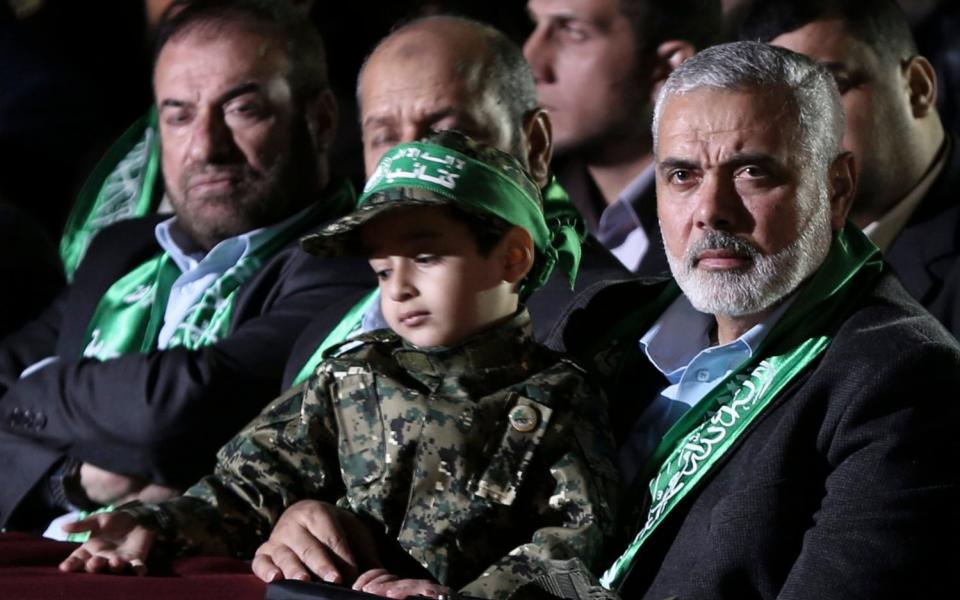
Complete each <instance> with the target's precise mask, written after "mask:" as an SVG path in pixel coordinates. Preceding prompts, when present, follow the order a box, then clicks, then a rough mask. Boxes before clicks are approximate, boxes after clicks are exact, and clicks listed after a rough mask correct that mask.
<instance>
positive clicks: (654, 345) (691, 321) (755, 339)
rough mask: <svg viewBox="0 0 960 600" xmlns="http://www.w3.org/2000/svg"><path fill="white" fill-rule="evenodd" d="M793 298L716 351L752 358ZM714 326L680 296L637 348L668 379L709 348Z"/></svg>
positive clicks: (709, 319)
mask: <svg viewBox="0 0 960 600" xmlns="http://www.w3.org/2000/svg"><path fill="white" fill-rule="evenodd" d="M795 298H796V294H792V295H791V296H790V297H789V298H787V299H786V300H785V301H784V302H782V303H781V304H780V306H779V307H777V309H776V310H774V311H773V312H772V313H771V314H770V315H769V316H768V317H767V318H766V319H764V320H763V321H762V322H760V323H757V324H756V325H754V326H753V327H751V328H750V329H749V330H747V331H746V332H745V333H744V334H743V335H741V336H740V337H738V338H737V339H735V340H733V341H731V342H728V343H726V344H724V345H722V346H718V347H717V348H718V349H726V348H734V347H742V348H745V349H746V350H747V352H748V354H749V355H750V356H753V355H754V354H755V353H756V351H757V349H759V347H760V344H761V343H762V342H763V340H764V338H766V337H767V334H769V333H770V330H771V329H773V326H774V325H776V323H777V321H779V320H780V317H782V316H783V314H784V313H785V312H786V311H787V309H788V308H789V307H790V305H791V304H793V301H794V299H795ZM714 323H715V320H714V316H713V315H710V314H707V313H702V312H700V311H698V310H697V309H695V308H694V307H693V305H692V304H690V300H688V299H687V297H686V296H685V295H683V294H681V295H680V296H679V297H678V298H677V299H676V300H674V301H673V303H672V304H671V305H670V306H669V307H667V310H665V311H664V313H663V314H662V315H661V316H660V318H659V319H657V322H656V323H654V324H653V326H652V327H650V329H648V330H647V332H646V333H645V334H643V337H641V338H640V349H641V350H643V352H644V354H646V356H647V359H648V360H649V361H650V362H651V364H653V366H654V367H656V368H657V370H658V371H660V372H661V373H663V374H664V375H665V376H667V378H668V379H669V378H670V374H671V373H675V372H677V371H681V370H683V369H685V368H686V366H687V365H689V364H690V362H691V361H692V360H693V359H694V358H696V357H697V355H698V354H699V353H700V352H701V351H702V350H704V349H706V348H708V347H709V346H710V330H711V329H712V328H713V326H714Z"/></svg>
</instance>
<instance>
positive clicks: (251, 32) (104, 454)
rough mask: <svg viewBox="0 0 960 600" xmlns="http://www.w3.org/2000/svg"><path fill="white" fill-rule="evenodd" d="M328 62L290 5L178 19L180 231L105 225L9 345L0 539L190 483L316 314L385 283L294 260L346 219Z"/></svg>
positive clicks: (175, 116) (167, 168) (163, 89)
mask: <svg viewBox="0 0 960 600" xmlns="http://www.w3.org/2000/svg"><path fill="white" fill-rule="evenodd" d="M325 65H326V62H325V57H324V52H323V45H322V42H321V40H320V38H319V35H318V34H317V33H316V31H314V30H313V29H312V27H311V26H310V25H309V24H308V22H306V21H305V20H303V19H302V18H300V17H299V16H298V14H297V13H295V12H290V9H289V8H288V7H286V5H285V3H282V2H266V1H256V0H243V1H236V0H234V1H226V0H203V1H197V2H191V3H178V4H175V5H174V7H173V8H172V10H171V11H170V12H168V18H167V19H166V21H165V22H164V23H163V25H162V26H161V29H160V31H159V33H158V43H157V55H156V59H155V66H154V91H155V95H156V103H157V108H158V110H159V114H160V135H161V139H162V169H163V174H164V178H165V180H166V189H167V193H168V195H169V199H170V202H171V204H172V205H173V207H174V209H175V216H174V217H173V218H171V219H166V220H164V219H163V218H162V217H148V218H143V219H133V220H130V221H127V222H124V223H121V224H118V225H116V226H114V227H111V228H108V229H106V230H104V231H103V232H102V233H101V234H100V235H98V237H97V238H96V240H95V242H94V243H93V245H92V246H91V248H90V250H89V253H88V254H87V256H86V258H85V260H84V261H83V263H82V264H81V266H80V268H79V270H78V271H77V274H76V279H75V280H74V282H73V284H72V285H71V286H70V287H69V288H68V289H67V290H66V292H65V293H64V294H63V295H62V296H61V297H60V298H59V299H58V300H57V301H56V302H55V303H54V304H53V305H51V306H50V307H49V308H48V309H47V310H46V312H45V313H44V314H43V315H41V316H40V317H39V318H38V319H37V320H36V321H34V322H31V323H29V324H27V325H26V326H25V327H24V328H22V329H21V330H19V331H18V332H16V333H14V334H12V335H11V336H9V337H8V338H6V339H5V340H4V342H3V344H2V345H0V476H2V478H3V480H4V486H3V492H2V493H0V525H2V526H3V527H5V528H7V529H20V530H33V531H42V528H43V527H44V525H45V524H46V523H47V522H49V521H50V519H51V518H52V517H54V516H56V515H57V514H62V513H64V512H68V511H74V510H78V509H79V510H95V509H97V508H100V507H103V506H106V505H110V504H114V503H117V502H120V501H123V500H125V499H129V498H133V497H141V498H154V499H155V498H158V497H163V496H164V495H167V494H170V493H172V492H173V491H174V490H175V489H176V488H179V487H181V486H184V485H185V484H188V483H190V482H192V481H193V480H194V479H195V478H196V477H198V476H199V475H201V474H202V473H204V472H206V471H207V470H208V469H209V468H210V466H212V464H213V457H214V452H215V451H216V449H217V448H218V446H219V445H220V444H221V443H223V442H224V441H225V440H227V439H228V438H229V437H230V435H232V434H233V433H235V431H236V430H237V429H239V427H240V426H241V425H242V424H243V423H245V422H246V421H247V420H249V418H250V417H252V416H253V415H255V414H256V413H257V411H259V410H260V409H261V408H262V406H263V404H265V403H266V401H267V400H268V399H270V398H271V397H273V396H275V395H276V393H277V391H278V389H279V385H280V379H281V373H282V369H283V365H284V362H285V360H286V358H287V354H288V352H289V348H290V346H291V344H292V343H293V341H294V339H295V338H296V336H297V335H298V334H299V333H301V332H302V330H303V328H304V327H305V326H306V324H307V323H308V322H309V321H310V320H311V319H312V318H313V317H314V315H315V314H316V313H317V312H318V311H321V310H322V309H323V308H324V307H325V306H326V305H328V304H330V303H332V302H334V301H339V300H342V299H343V298H344V297H345V296H349V295H350V294H352V293H354V292H359V291H360V290H362V289H365V288H368V287H369V286H370V285H373V284H374V281H373V279H372V278H371V277H369V275H368V273H367V271H368V270H369V269H366V268H363V265H362V264H360V262H358V261H345V260H324V261H318V260H316V259H314V258H313V257H311V256H309V255H307V254H306V253H304V252H302V251H301V250H300V249H299V247H298V245H297V240H298V239H299V237H300V236H301V235H303V234H304V233H307V232H309V231H312V230H314V229H316V228H318V227H320V226H322V225H323V224H324V223H325V222H327V221H329V220H331V219H333V218H335V217H337V216H339V215H341V214H344V213H345V212H348V211H349V210H350V209H352V207H353V204H354V193H353V190H352V189H351V188H350V186H349V185H348V184H347V183H346V182H345V181H340V180H336V179H334V178H331V176H330V174H329V172H328V168H327V148H328V147H329V144H330V142H331V138H332V134H333V130H334V127H335V125H336V118H337V108H336V104H335V102H334V100H333V96H332V94H331V92H330V90H329V88H328V85H327V78H326V66H325ZM358 297H359V294H358ZM51 529H53V528H51ZM51 533H56V531H51Z"/></svg>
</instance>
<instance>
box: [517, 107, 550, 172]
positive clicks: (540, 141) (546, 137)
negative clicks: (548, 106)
mask: <svg viewBox="0 0 960 600" xmlns="http://www.w3.org/2000/svg"><path fill="white" fill-rule="evenodd" d="M523 139H524V140H525V142H526V151H527V164H528V165H529V168H530V178H531V179H533V181H534V182H535V183H536V184H537V185H538V186H539V187H540V188H544V187H546V185H547V182H548V181H549V179H550V159H551V158H553V126H552V125H551V124H550V115H549V114H547V111H545V110H543V109H542V108H535V109H534V110H532V111H530V112H529V113H527V114H526V116H525V117H524V118H523Z"/></svg>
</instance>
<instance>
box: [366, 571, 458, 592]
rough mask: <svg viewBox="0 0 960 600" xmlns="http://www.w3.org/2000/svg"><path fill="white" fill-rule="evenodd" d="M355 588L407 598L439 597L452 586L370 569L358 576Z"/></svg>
mask: <svg viewBox="0 0 960 600" xmlns="http://www.w3.org/2000/svg"><path fill="white" fill-rule="evenodd" d="M353 589H355V590H357V591H360V592H366V593H368V594H376V595H378V596H386V597H387V598H406V597H407V596H428V597H430V598H437V597H438V596H439V595H440V594H449V593H450V588H448V587H447V586H445V585H440V584H439V583H434V582H432V581H429V580H427V579H400V578H399V577H397V576H396V575H394V574H392V573H388V572H387V571H386V569H370V570H369V571H367V572H366V573H363V574H361V575H360V577H357V580H356V581H355V582H354V584H353Z"/></svg>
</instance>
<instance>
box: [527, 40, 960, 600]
mask: <svg viewBox="0 0 960 600" xmlns="http://www.w3.org/2000/svg"><path fill="white" fill-rule="evenodd" d="M842 131H843V112H842V107H841V104H840V98H839V96H838V92H837V89H836V87H835V86H834V84H833V82H832V80H831V77H830V74H829V73H828V71H827V70H826V69H825V68H823V67H821V66H819V65H817V64H815V63H813V62H812V61H810V60H808V59H807V58H805V57H803V56H801V55H799V54H795V53H793V52H790V51H788V50H784V49H780V48H774V47H771V46H767V45H765V44H760V43H756V42H739V43H734V44H726V45H722V46H716V47H714V48H710V49H708V50H705V51H703V52H702V53H700V54H698V55H696V56H695V57H694V58H692V59H690V60H689V61H687V62H685V63H684V64H683V65H681V66H680V67H679V68H678V69H677V70H676V71H675V72H674V73H673V74H672V75H671V76H670V78H669V79H668V80H667V82H666V83H665V85H664V86H663V88H662V90H661V92H660V94H659V96H658V99H657V103H656V108H655V115H654V124H653V134H654V152H655V156H656V177H657V207H658V213H659V219H660V226H661V230H662V234H663V239H664V244H665V248H666V252H667V257H668V259H669V262H670V269H671V271H672V273H673V279H671V280H666V281H663V282H661V283H660V284H656V285H651V284H649V282H640V281H629V282H620V283H615V284H610V285H607V286H597V289H595V290H594V292H593V293H592V294H591V296H590V297H589V298H584V299H583V301H582V302H580V303H579V307H578V308H576V309H574V310H573V311H572V312H571V313H570V314H569V315H568V318H567V319H566V321H565V322H564V323H563V324H562V325H561V327H560V328H558V330H557V332H556V334H555V337H554V344H555V345H557V346H561V347H563V348H564V349H566V350H568V351H571V352H573V353H574V354H575V355H578V356H580V357H582V358H583V359H585V361H586V362H588V363H589V364H591V365H592V366H593V370H594V372H595V373H596V374H597V375H598V376H599V377H600V380H601V382H602V383H603V384H604V386H605V387H606V389H607V391H608V393H609V396H610V400H611V403H612V406H613V410H614V411H615V415H614V418H613V419H612V422H613V423H614V427H615V428H616V427H618V424H619V429H618V430H617V431H616V432H615V435H616V437H617V442H618V445H619V447H620V461H621V464H620V467H621V473H622V475H623V476H624V478H625V479H626V481H627V482H628V484H629V485H630V487H631V490H632V491H631V496H632V497H631V500H632V502H631V503H630V504H632V505H633V506H635V507H636V509H637V513H636V514H635V515H634V521H633V523H634V524H635V526H634V527H633V528H631V529H630V530H629V537H630V538H631V539H628V540H624V545H623V546H622V547H621V548H620V549H619V550H620V551H621V554H620V556H619V558H617V559H616V560H615V561H614V562H613V564H612V565H611V566H610V568H609V569H608V570H607V571H606V573H605V574H604V576H603V577H602V579H601V581H602V583H603V585H604V586H605V587H606V588H607V589H609V590H616V592H617V593H618V594H619V596H620V597H622V598H656V599H662V598H667V597H676V598H744V597H750V598H775V597H776V598H781V597H782V598H801V597H802V598H806V597H810V598H900V597H924V596H928V597H941V596H944V595H945V594H944V592H946V591H947V590H946V586H947V579H948V576H947V574H948V573H949V572H950V568H951V567H952V565H954V564H956V563H957V560H958V558H960V554H958V550H957V549H956V544H954V543H953V540H954V538H955V536H954V535H953V534H954V533H955V532H956V531H957V530H958V527H960V516H958V512H957V510H956V507H957V506H958V505H960V504H958V503H960V471H958V469H956V468H955V466H956V464H957V462H958V461H960V438H958V437H957V436H956V435H952V428H953V424H954V423H956V422H957V421H958V420H960V404H958V402H957V399H956V392H955V391H949V390H956V389H958V386H960V347H958V346H957V344H956V342H955V340H953V339H952V338H951V336H950V334H949V333H948V332H947V331H946V330H944V329H943V327H942V326H941V325H940V324H939V323H937V322H936V321H935V319H933V317H931V316H930V315H929V314H928V313H927V312H925V311H924V310H923V309H922V308H921V307H920V306H919V305H918V304H917V303H916V302H915V301H914V300H913V299H912V298H910V297H909V295H908V294H907V293H906V292H905V291H904V290H903V288H902V287H901V285H900V284H899V283H898V281H897V280H896V278H895V277H894V276H893V275H891V274H890V273H889V271H888V267H885V266H884V264H883V262H882V260H881V258H880V253H879V251H878V250H877V248H876V247H875V246H874V245H873V244H872V243H871V242H869V241H868V240H867V239H866V237H864V235H863V234H862V233H861V232H860V230H859V229H857V228H855V227H854V226H852V225H848V224H846V217H847V212H848V210H849V207H850V203H851V200H852V198H853V195H854V189H855V175H856V174H855V166H854V162H853V158H852V156H851V154H850V153H849V152H844V151H842V150H841V139H840V138H841V135H842ZM603 332H606V333H603ZM560 567H561V568H560V569H558V571H557V573H556V574H555V577H554V578H553V579H552V580H551V581H549V582H546V583H545V585H546V586H547V587H548V588H550V589H551V591H553V592H555V593H557V594H558V595H561V596H564V597H572V596H574V595H577V594H573V593H571V592H569V591H568V590H575V589H578V588H580V589H581V591H582V588H583V585H584V583H585V579H586V578H583V577H580V575H579V574H581V573H582V572H581V571H578V570H576V569H573V570H572V572H571V570H570V565H560ZM565 590H567V591H565ZM600 593H601V592H600V590H599V589H594V590H593V591H592V592H591V594H592V595H591V597H594V598H596V597H599V596H598V594H600Z"/></svg>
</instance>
